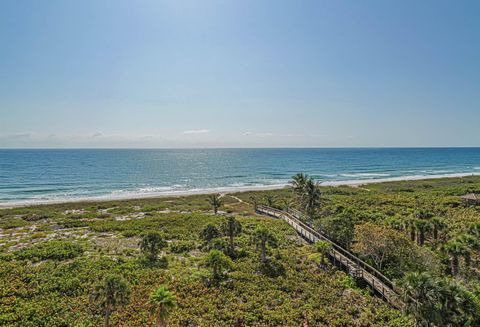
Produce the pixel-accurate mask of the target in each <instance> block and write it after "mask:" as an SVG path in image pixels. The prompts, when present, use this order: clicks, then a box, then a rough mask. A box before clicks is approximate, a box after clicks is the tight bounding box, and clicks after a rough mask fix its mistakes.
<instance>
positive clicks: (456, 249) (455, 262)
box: [443, 239, 470, 276]
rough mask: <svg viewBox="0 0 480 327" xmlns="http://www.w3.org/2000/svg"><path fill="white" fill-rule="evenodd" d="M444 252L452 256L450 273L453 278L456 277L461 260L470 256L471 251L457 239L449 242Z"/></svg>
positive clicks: (444, 247)
mask: <svg viewBox="0 0 480 327" xmlns="http://www.w3.org/2000/svg"><path fill="white" fill-rule="evenodd" d="M443 250H444V251H445V253H447V254H448V255H449V256H450V271H451V274H452V276H456V275H457V274H458V270H459V265H460V263H459V258H460V257H464V256H467V255H469V253H470V249H469V248H468V247H467V246H466V245H465V244H464V243H462V242H459V241H458V240H457V239H452V240H450V241H448V242H447V243H446V244H445V245H444V246H443Z"/></svg>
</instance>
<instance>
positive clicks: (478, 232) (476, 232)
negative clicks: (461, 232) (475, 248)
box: [468, 223, 480, 245]
mask: <svg viewBox="0 0 480 327" xmlns="http://www.w3.org/2000/svg"><path fill="white" fill-rule="evenodd" d="M468 233H469V234H470V235H472V236H473V237H475V239H476V240H477V241H478V245H480V223H475V224H473V225H471V226H470V228H469V229H468Z"/></svg>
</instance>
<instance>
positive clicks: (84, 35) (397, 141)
mask: <svg viewBox="0 0 480 327" xmlns="http://www.w3.org/2000/svg"><path fill="white" fill-rule="evenodd" d="M479 17H480V2H479V1H438V0H436V1H408V0H407V1H384V0H382V1H369V0H365V1H353V0H352V1H319V0H316V1H286V0H285V1H261V0H252V1H250V0H242V1H226V0H225V1H220V0H219V1H196V0H191V1H188V0H185V1H183V0H172V1H158V0H155V1H153V0H152V1H140V0H137V1H121V0H112V1H98V0H92V1H89V0H87V1H85V0H84V1H73V0H72V1H70V0H59V1H54V0H48V1H33V0H32V1H27V0H24V1H3V2H2V3H1V4H0V44H1V50H0V147H277V146H286V147H295V146H299V147H303V146H308V147H311V146H318V147H329V146H480V129H479V127H480V19H479Z"/></svg>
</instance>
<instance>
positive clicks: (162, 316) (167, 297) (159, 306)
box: [150, 285, 177, 327]
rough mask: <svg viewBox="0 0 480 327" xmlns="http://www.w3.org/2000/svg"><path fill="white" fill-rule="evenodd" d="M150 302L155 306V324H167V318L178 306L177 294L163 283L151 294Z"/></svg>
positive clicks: (160, 326)
mask: <svg viewBox="0 0 480 327" xmlns="http://www.w3.org/2000/svg"><path fill="white" fill-rule="evenodd" d="M150 303H151V304H153V306H154V308H153V312H154V314H155V326H156V327H165V326H167V318H168V316H169V315H170V312H171V311H172V310H173V309H175V308H176V307H177V302H176V300H175V296H174V295H173V294H172V293H171V292H170V291H169V290H167V288H166V287H165V286H163V285H162V286H160V287H159V288H157V289H156V290H155V291H153V293H152V294H151V295H150Z"/></svg>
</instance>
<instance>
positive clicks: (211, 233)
mask: <svg viewBox="0 0 480 327" xmlns="http://www.w3.org/2000/svg"><path fill="white" fill-rule="evenodd" d="M219 236H220V232H219V231H218V228H217V227H215V225H213V224H208V225H207V226H206V227H205V228H204V229H202V231H201V232H200V238H201V239H202V240H203V241H204V242H205V243H208V242H210V241H211V240H213V239H214V238H217V237H219Z"/></svg>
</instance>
